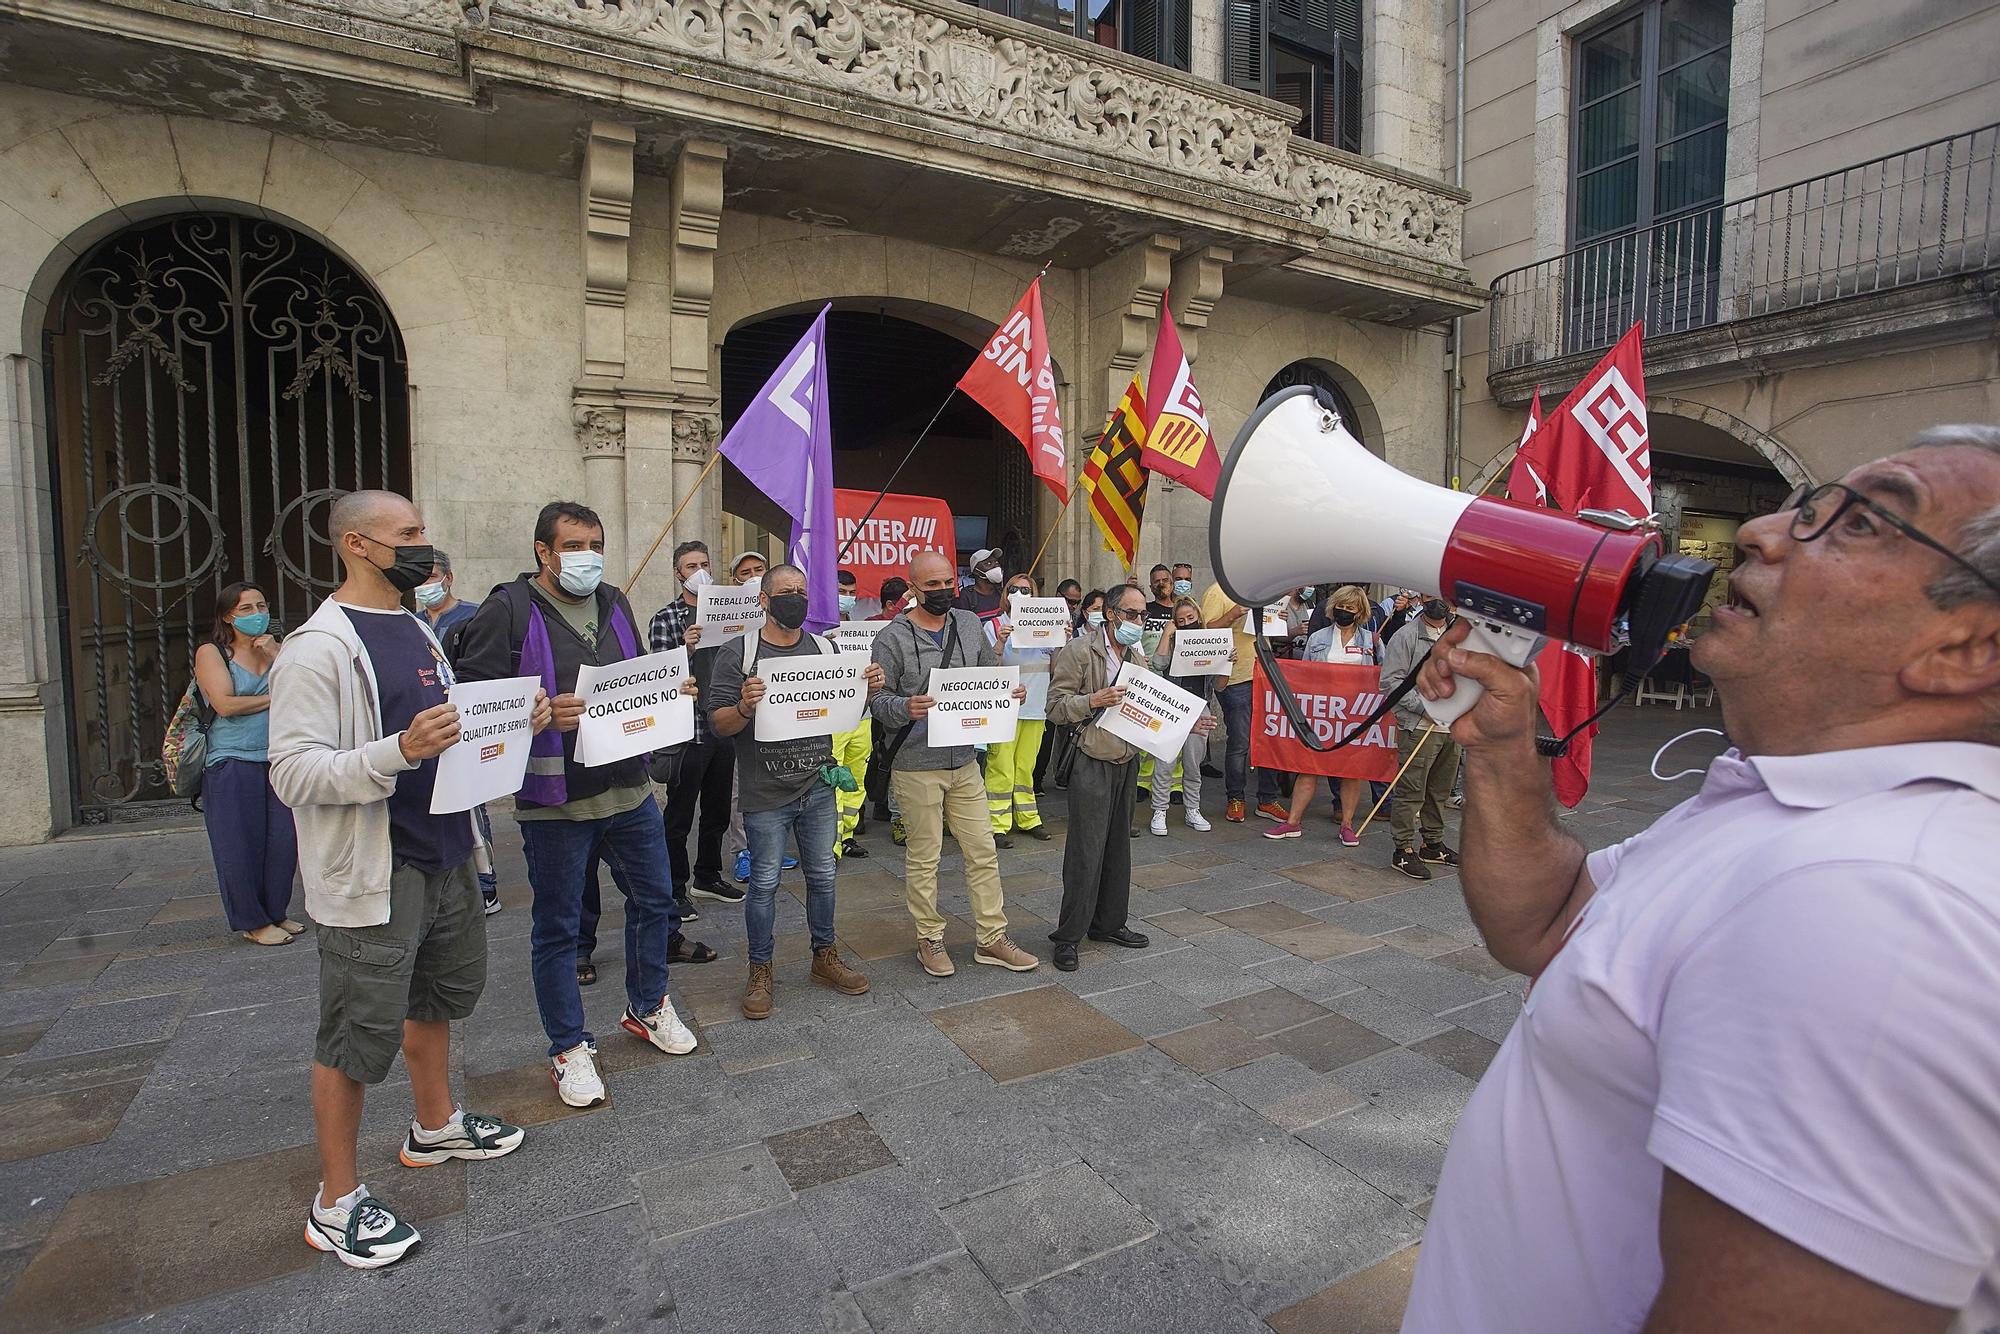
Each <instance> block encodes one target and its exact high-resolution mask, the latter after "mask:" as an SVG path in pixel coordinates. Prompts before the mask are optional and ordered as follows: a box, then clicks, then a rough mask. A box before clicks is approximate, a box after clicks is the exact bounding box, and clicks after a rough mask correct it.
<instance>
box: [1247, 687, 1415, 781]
mask: <svg viewBox="0 0 2000 1334" xmlns="http://www.w3.org/2000/svg"><path fill="white" fill-rule="evenodd" d="M1278 669H1279V670H1280V671H1282V672H1284V674H1285V683H1286V684H1287V685H1289V686H1290V687H1291V688H1292V698H1293V699H1295V700H1297V701H1298V704H1299V710H1300V712H1302V713H1303V714H1304V715H1305V718H1306V721H1307V723H1309V724H1310V725H1311V726H1312V729H1313V732H1314V733H1315V734H1316V735H1317V736H1318V737H1319V739H1320V741H1321V743H1322V744H1324V743H1327V742H1332V741H1338V740H1340V739H1342V738H1343V737H1346V736H1348V735H1350V734H1351V733H1353V731H1354V730H1355V728H1356V727H1358V726H1359V725H1360V724H1361V723H1363V722H1365V721H1366V720H1367V718H1368V715H1369V714H1371V713H1373V712H1374V711H1375V709H1376V708H1377V706H1379V705H1380V704H1381V703H1382V669H1381V668H1379V667H1355V666H1349V665H1347V664H1345V663H1330V662H1280V663H1279V664H1278ZM1250 682H1251V684H1250V701H1251V709H1252V718H1251V723H1250V763H1251V764H1253V765H1255V766H1256V767H1257V768H1259V769H1282V770H1285V771H1287V772H1290V773H1295V774H1323V775H1325V776H1326V777H1328V778H1367V779H1372V780H1375V781H1377V782H1383V783H1386V782H1389V781H1390V780H1391V779H1393V778H1395V776H1396V765H1397V763H1398V760H1397V753H1396V745H1397V742H1396V715H1395V714H1394V713H1388V714H1385V715H1383V717H1382V720H1381V721H1380V722H1378V723H1376V724H1375V725H1374V726H1372V727H1370V728H1369V729H1368V731H1367V732H1366V733H1365V734H1363V735H1362V737H1361V738H1360V739H1359V740H1358V741H1355V742H1354V743H1353V744H1351V745H1347V746H1342V747H1341V748H1340V749H1339V750H1329V751H1317V750H1314V749H1313V748H1312V747H1310V746H1308V745H1306V743H1305V742H1303V741H1301V740H1299V737H1298V733H1296V732H1294V731H1293V730H1292V725H1291V721H1290V720H1289V719H1288V718H1286V716H1285V710H1284V707H1283V706H1282V705H1281V704H1279V702H1278V692H1277V691H1275V690H1273V689H1272V688H1271V682H1270V679H1269V678H1268V677H1266V676H1265V675H1264V664H1263V663H1262V662H1259V663H1258V664H1257V668H1256V671H1255V672H1254V673H1253V674H1252V675H1251V678H1250Z"/></svg>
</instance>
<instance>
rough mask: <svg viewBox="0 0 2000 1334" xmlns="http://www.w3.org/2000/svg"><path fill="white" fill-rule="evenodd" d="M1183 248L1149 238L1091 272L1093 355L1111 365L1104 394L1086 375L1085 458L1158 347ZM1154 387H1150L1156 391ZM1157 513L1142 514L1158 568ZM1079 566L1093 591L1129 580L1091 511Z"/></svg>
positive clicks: (1075, 532)
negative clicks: (1152, 533)
mask: <svg viewBox="0 0 2000 1334" xmlns="http://www.w3.org/2000/svg"><path fill="white" fill-rule="evenodd" d="M1180 249H1181V243H1180V241H1179V240H1178V239H1176V238H1174V237H1171V236H1162V235H1155V236H1149V237H1147V238H1146V239H1145V240H1144V241H1142V242H1140V243H1139V244H1138V245H1135V246H1132V247H1130V248H1128V249H1126V250H1123V251H1121V252H1120V253H1119V254H1117V255H1115V256H1113V257H1112V258H1110V259H1108V260H1106V261H1105V262H1104V263H1102V264H1099V265H1098V266H1097V267H1096V268H1094V269H1092V270H1091V271H1090V275H1089V281H1088V287H1087V290H1088V292H1089V300H1090V306H1091V309H1090V312H1089V316H1090V326H1089V327H1090V350H1091V354H1092V355H1091V358H1090V362H1091V363H1096V362H1099V361H1102V362H1103V363H1104V367H1105V370H1104V379H1103V380H1102V381H1101V382H1100V383H1101V385H1102V390H1101V393H1100V392H1090V390H1091V384H1092V382H1091V380H1090V379H1089V378H1085V377H1079V378H1080V380H1081V382H1082V384H1083V386H1084V389H1085V392H1083V393H1079V394H1078V395H1077V397H1078V398H1079V399H1080V400H1081V401H1082V408H1083V411H1084V413H1085V414H1086V416H1085V418H1084V420H1085V421H1087V422H1088V423H1089V424H1090V425H1089V431H1088V433H1087V434H1085V435H1083V436H1081V437H1080V438H1079V440H1078V443H1077V448H1078V449H1079V450H1080V451H1081V455H1080V457H1084V458H1088V457H1089V451H1090V450H1091V449H1093V448H1095V447H1096V445H1097V441H1098V438H1099V436H1100V434H1101V433H1102V431H1103V427H1104V422H1105V419H1106V418H1108V417H1109V416H1110V415H1111V409H1112V408H1113V407H1115V406H1116V405H1117V403H1118V400H1119V398H1120V397H1121V396H1123V394H1124V393H1125V387H1126V386H1127V385H1129V384H1130V383H1131V382H1132V374H1133V372H1134V371H1137V370H1139V369H1140V360H1141V358H1143V357H1144V356H1145V355H1146V354H1147V353H1148V352H1149V351H1150V350H1151V348H1152V346H1153V329H1154V326H1155V325H1156V324H1157V322H1158V320H1159V315H1160V298H1161V295H1162V294H1163V293H1164V292H1165V291H1166V289H1167V285H1168V283H1169V281H1170V280H1171V279H1172V276H1173V267H1172V266H1173V260H1174V257H1175V256H1176V255H1178V254H1179V253H1180ZM1149 387H1150V386H1149ZM1159 490H1160V487H1159V484H1158V483H1157V482H1156V483H1154V484H1153V485H1152V486H1149V487H1148V488H1147V498H1146V504H1147V508H1148V510H1149V511H1150V509H1151V508H1152V505H1153V504H1154V502H1155V500H1156V499H1157V496H1156V494H1155V493H1156V492H1158V491H1159ZM1150 518H1151V516H1150V514H1147V515H1142V516H1141V524H1140V533H1141V537H1140V548H1139V550H1140V559H1141V561H1142V562H1143V563H1145V564H1151V563H1152V562H1151V561H1150V560H1147V559H1146V557H1145V551H1146V547H1145V537H1144V533H1145V526H1146V523H1147V522H1148V521H1150ZM1072 540H1073V544H1074V545H1073V547H1072V551H1071V555H1072V563H1071V566H1070V569H1069V571H1068V573H1070V574H1073V575H1075V576H1076V578H1078V579H1079V580H1081V581H1082V582H1083V583H1084V584H1085V585H1086V586H1087V587H1088V586H1092V585H1094V586H1096V587H1099V588H1102V587H1104V586H1105V585H1106V584H1107V583H1118V582H1122V581H1123V580H1124V578H1125V571H1124V569H1123V567H1122V566H1120V565H1119V563H1118V559H1117V557H1115V556H1113V555H1111V554H1110V553H1108V552H1106V551H1105V550H1104V544H1103V542H1102V541H1101V540H1100V536H1099V534H1098V531H1097V525H1096V523H1095V522H1093V521H1092V520H1091V519H1090V517H1089V515H1088V514H1087V513H1085V514H1080V515H1079V516H1078V522H1077V523H1076V524H1075V525H1073V528H1072Z"/></svg>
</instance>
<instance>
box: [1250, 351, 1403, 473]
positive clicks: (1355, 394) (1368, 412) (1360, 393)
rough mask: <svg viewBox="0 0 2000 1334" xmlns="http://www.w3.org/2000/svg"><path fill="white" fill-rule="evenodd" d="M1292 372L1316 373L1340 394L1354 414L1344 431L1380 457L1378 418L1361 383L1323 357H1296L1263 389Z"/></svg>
mask: <svg viewBox="0 0 2000 1334" xmlns="http://www.w3.org/2000/svg"><path fill="white" fill-rule="evenodd" d="M1294 368H1307V369H1309V370H1312V371H1317V372H1319V373H1320V374H1321V375H1324V376H1325V377H1326V378H1327V379H1328V380H1331V381H1332V382H1333V385H1334V387H1335V388H1336V389H1338V390H1339V391H1340V396H1341V397H1342V398H1345V399H1346V400H1347V405H1348V406H1349V407H1351V408H1352V409H1353V410H1354V420H1353V421H1351V422H1348V423H1347V424H1346V425H1347V429H1348V430H1349V431H1351V432H1352V433H1353V434H1354V437H1355V438H1356V439H1357V440H1359V441H1360V442H1361V443H1362V444H1363V445H1365V446H1367V447H1368V449H1369V451H1370V452H1372V453H1374V454H1376V455H1378V456H1379V455H1380V454H1381V453H1382V414H1381V412H1380V411H1379V410H1378V409H1377V408H1376V406H1375V400H1374V398H1373V397H1371V396H1370V395H1369V393H1368V390H1367V389H1366V388H1364V387H1363V385H1362V383H1361V381H1360V380H1359V379H1357V378H1355V376H1354V374H1353V372H1351V371H1349V370H1348V369H1347V368H1346V367H1345V366H1342V365H1340V364H1339V363H1337V362H1332V361H1328V360H1327V359H1326V358H1325V357H1299V358H1296V359H1295V360H1292V361H1289V362H1287V363H1286V364H1285V365H1283V366H1280V367H1279V368H1278V369H1277V371H1276V372H1274V373H1273V375H1272V377H1271V380H1270V381H1268V382H1267V383H1266V387H1267V388H1270V387H1271V385H1273V384H1275V383H1276V381H1277V380H1278V379H1279V378H1281V377H1284V376H1286V374H1287V373H1288V372H1290V371H1292V370H1294ZM1302 382H1303V381H1302ZM1267 397H1268V395H1267Z"/></svg>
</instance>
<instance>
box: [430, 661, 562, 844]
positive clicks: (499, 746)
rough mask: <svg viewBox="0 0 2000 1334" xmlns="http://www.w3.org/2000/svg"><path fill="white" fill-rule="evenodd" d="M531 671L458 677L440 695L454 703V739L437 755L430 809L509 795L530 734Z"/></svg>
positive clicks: (535, 685)
mask: <svg viewBox="0 0 2000 1334" xmlns="http://www.w3.org/2000/svg"><path fill="white" fill-rule="evenodd" d="M541 684H542V683H541V682H540V681H538V680H536V679H535V678H534V677H532V676H510V677H508V678H507V679H505V680H503V681H460V682H458V683H457V684H456V685H453V686H452V687H451V689H450V690H449V691H448V692H446V695H445V698H446V699H447V700H449V701H450V702H451V703H453V704H455V705H457V706H458V740H457V741H456V742H454V743H453V744H452V746H451V748H450V749H449V750H447V751H445V752H444V754H442V755H440V756H438V763H437V780H436V782H435V784H434V785H433V786H432V788H431V814H432V815H450V814H452V813H454V812H456V811H469V810H471V809H472V808H473V807H474V806H477V805H479V804H481V803H482V802H488V801H497V800H499V799H500V798H501V797H511V796H513V795H514V794H515V793H516V792H519V791H520V790H521V780H522V779H523V778H525V777H526V776H527V773H528V744H529V742H530V741H532V740H533V739H534V729H535V723H534V714H535V691H536V690H538V689H539V688H540V687H541Z"/></svg>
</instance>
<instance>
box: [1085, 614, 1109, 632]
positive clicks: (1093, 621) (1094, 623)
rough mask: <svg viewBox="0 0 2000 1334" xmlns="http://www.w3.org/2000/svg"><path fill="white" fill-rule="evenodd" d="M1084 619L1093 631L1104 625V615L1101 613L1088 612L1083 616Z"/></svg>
mask: <svg viewBox="0 0 2000 1334" xmlns="http://www.w3.org/2000/svg"><path fill="white" fill-rule="evenodd" d="M1083 619H1084V620H1085V621H1086V622H1088V623H1089V625H1090V628H1091V629H1093V630H1095V629H1096V628H1097V627H1098V626H1100V625H1103V624H1104V613H1103V612H1101V611H1087V612H1085V613H1084V614H1083Z"/></svg>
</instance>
